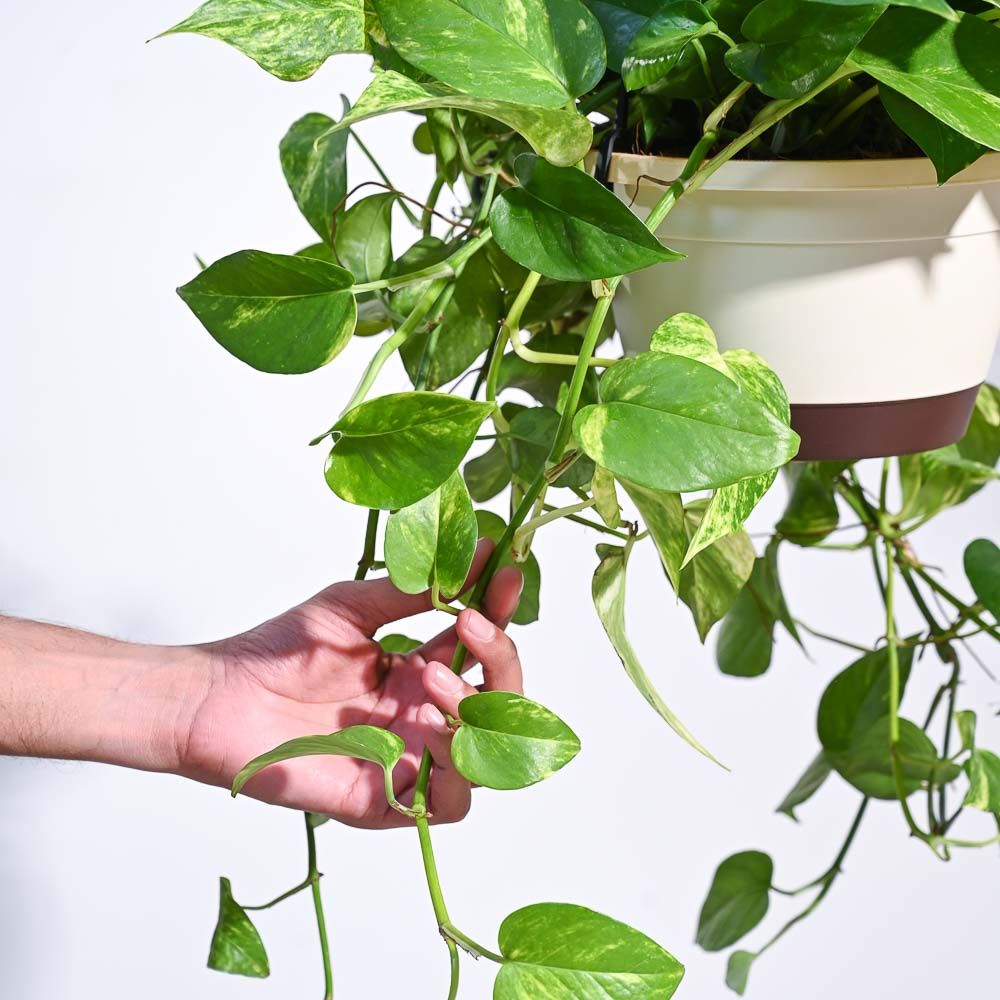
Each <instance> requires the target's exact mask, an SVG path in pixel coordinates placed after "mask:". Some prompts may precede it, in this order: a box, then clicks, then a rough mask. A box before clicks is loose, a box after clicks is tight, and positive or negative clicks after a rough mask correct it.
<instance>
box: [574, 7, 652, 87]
mask: <svg viewBox="0 0 1000 1000" xmlns="http://www.w3.org/2000/svg"><path fill="white" fill-rule="evenodd" d="M583 2H584V3H585V4H586V5H587V6H588V7H589V8H590V10H591V13H592V14H593V15H594V17H596V18H597V20H598V21H599V22H600V24H601V28H602V29H603V31H604V41H605V43H606V45H607V49H608V69H610V70H611V71H612V72H614V73H621V71H622V60H623V59H624V58H625V52H626V51H627V50H628V47H629V45H631V43H632V39H633V38H635V36H636V34H637V33H638V32H639V29H640V28H642V26H643V25H644V24H645V23H646V22H647V21H648V20H649V19H650V18H651V17H652V16H653V15H654V14H655V13H656V11H657V10H658V9H659V7H660V6H661V5H662V3H663V0H583Z"/></svg>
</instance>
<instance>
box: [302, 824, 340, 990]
mask: <svg viewBox="0 0 1000 1000" xmlns="http://www.w3.org/2000/svg"><path fill="white" fill-rule="evenodd" d="M305 821H306V843H307V844H308V846H309V879H310V883H311V885H312V897H313V909H314V910H315V911H316V926H317V927H318V929H319V946H320V950H321V951H322V952H323V980H324V983H325V986H326V989H325V992H324V993H323V1000H333V966H332V965H331V963H330V942H329V940H328V938H327V935H326V918H325V917H324V916H323V894H322V893H321V891H320V886H319V880H320V877H321V876H320V873H319V869H318V868H317V867H316V831H315V830H314V829H313V826H312V823H310V822H309V816H308V814H306V816H305Z"/></svg>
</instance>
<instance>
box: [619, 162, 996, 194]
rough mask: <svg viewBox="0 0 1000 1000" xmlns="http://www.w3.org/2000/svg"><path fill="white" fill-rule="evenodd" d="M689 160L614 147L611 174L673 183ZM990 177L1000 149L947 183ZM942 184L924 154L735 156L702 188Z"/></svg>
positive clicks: (749, 189) (630, 181) (876, 187)
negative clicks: (825, 157) (805, 157)
mask: <svg viewBox="0 0 1000 1000" xmlns="http://www.w3.org/2000/svg"><path fill="white" fill-rule="evenodd" d="M685 162H686V161H685V160H684V159H683V157H678V156H652V155H649V154H640V153H614V154H612V157H611V165H610V169H609V171H608V179H609V180H610V181H613V182H614V183H616V184H632V185H634V184H637V183H638V182H641V180H642V179H643V178H644V177H648V178H653V179H655V180H656V181H660V182H667V183H669V182H671V181H673V180H675V179H676V178H677V176H678V175H679V174H680V172H681V169H682V168H683V166H684V163H685ZM990 182H1000V152H989V153H985V154H984V155H983V156H981V157H980V158H979V159H978V160H977V161H976V162H975V163H973V164H972V165H971V166H969V167H966V168H965V170H963V171H961V173H958V174H956V175H955V176H954V177H953V178H951V180H949V181H948V182H947V185H946V186H947V187H949V188H953V187H956V186H958V185H962V184H986V183H990ZM659 186H660V185H659V184H658V185H657V187H659ZM938 186H939V185H938V182H937V176H936V174H935V172H934V167H933V165H932V164H931V161H930V160H929V159H927V158H926V157H923V156H920V157H901V158H898V159H889V158H887V159H881V160H876V159H872V160H730V161H729V162H728V163H724V164H723V165H722V166H721V167H720V168H719V169H718V170H717V171H716V172H715V173H714V174H713V175H712V176H711V177H710V178H709V179H708V180H707V181H706V183H705V184H704V185H703V187H702V189H703V190H708V191H734V192H736V191H740V192H746V193H753V192H757V191H788V192H794V191H871V190H884V189H886V188H934V189H936V188H937V187H938Z"/></svg>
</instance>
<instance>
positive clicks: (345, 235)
mask: <svg viewBox="0 0 1000 1000" xmlns="http://www.w3.org/2000/svg"><path fill="white" fill-rule="evenodd" d="M340 136H344V137H346V136H347V133H346V132H335V133H334V135H333V138H338V137H340ZM395 203H396V195H395V194H393V193H392V192H391V191H386V192H385V193H383V194H372V195H369V196H368V197H367V198H362V199H361V200H360V201H358V202H355V203H354V204H353V205H352V206H351V207H350V208H349V209H348V210H347V211H346V212H344V214H343V215H342V216H341V217H340V218H339V219H337V222H336V226H335V227H334V230H333V245H334V248H335V249H336V251H337V257H338V259H339V261H340V263H341V264H343V265H344V267H346V268H347V270H348V271H350V272H351V274H353V275H354V280H355V281H356V282H358V283H359V284H360V283H362V282H367V281H377V280H378V279H379V278H382V277H384V276H385V275H386V274H388V272H389V266H390V265H391V264H392V206H393V205H394V204H395Z"/></svg>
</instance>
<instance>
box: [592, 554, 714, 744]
mask: <svg viewBox="0 0 1000 1000" xmlns="http://www.w3.org/2000/svg"><path fill="white" fill-rule="evenodd" d="M604 551H605V554H604V556H603V558H602V559H601V562H600V565H599V566H598V567H597V570H596V572H595V573H594V579H593V582H592V584H591V593H592V595H593V598H594V607H595V608H596V609H597V617H598V618H600V620H601V624H602V625H603V626H604V631H605V632H607V634H608V638H609V639H610V640H611V645H612V646H614V648H615V652H616V653H617V654H618V658H619V659H620V660H621V661H622V666H624V667H625V673H626V674H628V677H629V680H631V681H632V683H633V684H634V685H635V686H636V688H637V690H638V691H639V693H640V694H641V695H642V696H643V698H645V699H646V701H647V702H648V703H649V704H650V705H651V706H652V707H653V709H654V710H655V711H656V712H657V714H658V715H659V716H660V718H661V719H663V721H664V722H666V724H667V725H668V726H670V728H671V729H672V730H673V731H674V732H675V733H677V735H678V736H680V738H681V739H682V740H684V741H685V742H687V743H689V744H690V745H691V746H693V747H694V748H695V750H697V751H698V752H699V753H703V754H704V755H705V756H706V757H708V759H709V760H712V761H715V763H716V764H718V763H719V762H718V761H717V760H715V758H714V757H713V756H712V755H711V754H710V753H709V752H708V751H707V750H706V749H705V748H704V747H703V746H702V745H701V743H699V742H698V740H696V739H695V738H694V736H693V735H692V733H691V731H690V730H689V729H688V728H687V726H685V725H684V723H683V722H681V720H680V719H678V718H677V716H676V715H674V713H673V712H672V711H671V710H670V709H669V708H668V707H667V704H666V702H664V700H663V699H662V698H661V697H660V695H659V692H658V691H657V690H656V688H655V687H654V686H653V684H652V682H651V681H650V679H649V676H648V674H647V673H646V671H645V670H643V668H642V664H641V663H640V662H639V657H638V656H637V655H636V652H635V650H634V649H633V648H632V643H631V642H629V638H628V635H627V634H626V632H625V576H626V568H627V566H628V551H627V550H626V549H624V548H619V547H618V546H614V545H609V546H608V547H607V549H606V550H604Z"/></svg>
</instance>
